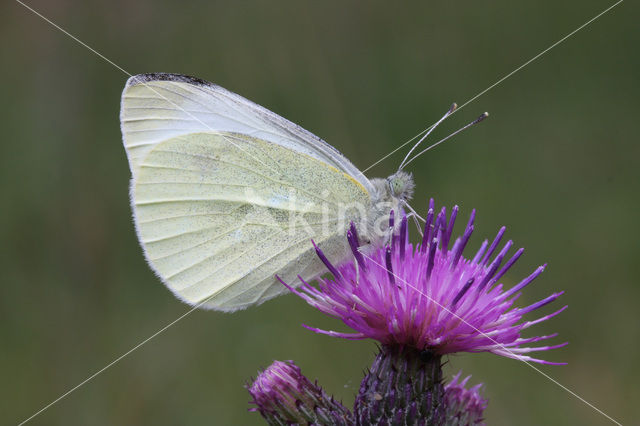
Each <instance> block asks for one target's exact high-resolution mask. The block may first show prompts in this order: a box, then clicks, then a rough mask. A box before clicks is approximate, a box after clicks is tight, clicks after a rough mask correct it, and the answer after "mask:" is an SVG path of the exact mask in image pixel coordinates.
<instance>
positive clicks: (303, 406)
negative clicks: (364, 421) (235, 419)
mask: <svg viewBox="0 0 640 426" xmlns="http://www.w3.org/2000/svg"><path fill="white" fill-rule="evenodd" d="M247 389H248V391H249V394H250V395H251V397H252V401H251V403H252V404H255V405H256V407H254V408H251V409H250V410H251V411H259V412H260V414H262V416H263V417H264V418H265V419H267V421H269V422H270V424H334V425H348V424H351V423H352V421H351V417H352V415H351V413H350V412H349V410H348V409H346V408H345V407H344V406H343V405H342V404H340V403H339V402H338V401H336V400H334V399H333V397H331V396H328V395H327V394H326V393H325V392H324V391H323V390H322V388H321V387H320V386H318V385H317V384H315V383H311V382H310V381H309V379H307V378H306V377H305V376H304V375H303V374H302V372H301V371H300V368H299V367H298V366H297V365H295V364H294V363H293V361H285V362H282V361H274V362H273V364H271V365H270V366H269V367H267V368H266V369H265V370H264V371H262V372H261V373H260V374H259V375H258V377H257V378H256V379H255V380H254V382H253V383H252V384H251V385H250V386H248V387H247Z"/></svg>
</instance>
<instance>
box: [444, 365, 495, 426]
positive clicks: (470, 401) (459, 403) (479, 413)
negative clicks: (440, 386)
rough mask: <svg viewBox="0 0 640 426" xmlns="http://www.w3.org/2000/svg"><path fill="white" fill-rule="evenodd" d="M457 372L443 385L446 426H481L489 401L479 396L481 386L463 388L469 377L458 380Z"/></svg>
mask: <svg viewBox="0 0 640 426" xmlns="http://www.w3.org/2000/svg"><path fill="white" fill-rule="evenodd" d="M461 374H462V372H459V373H458V374H456V375H455V376H453V378H452V379H451V381H450V382H449V383H447V384H446V385H444V397H443V404H444V406H445V407H446V408H445V411H446V413H445V416H446V424H447V425H451V426H453V425H460V426H463V425H465V426H466V425H481V424H483V423H482V419H483V413H484V410H486V409H487V405H488V404H489V401H487V400H486V399H484V398H483V397H482V396H480V388H481V387H482V384H478V385H475V386H474V387H472V388H469V389H467V388H465V386H466V384H467V382H468V381H469V379H470V378H471V376H467V377H466V378H464V379H463V380H462V381H459V380H460V375H461Z"/></svg>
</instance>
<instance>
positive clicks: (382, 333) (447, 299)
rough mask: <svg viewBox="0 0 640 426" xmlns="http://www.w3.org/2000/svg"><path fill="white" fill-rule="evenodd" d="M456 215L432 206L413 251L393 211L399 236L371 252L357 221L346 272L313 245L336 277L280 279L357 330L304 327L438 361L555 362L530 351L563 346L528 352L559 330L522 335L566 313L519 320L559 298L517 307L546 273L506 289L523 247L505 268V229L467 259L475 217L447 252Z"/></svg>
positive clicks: (539, 270)
mask: <svg viewBox="0 0 640 426" xmlns="http://www.w3.org/2000/svg"><path fill="white" fill-rule="evenodd" d="M457 215H458V207H457V206H455V207H454V208H453V209H452V211H451V215H450V216H449V218H447V214H446V208H444V207H443V208H442V209H441V210H440V212H439V213H438V214H437V215H436V214H435V210H434V201H433V199H431V201H430V203H429V211H428V213H427V217H426V224H425V227H424V234H423V239H422V242H421V243H419V244H417V245H415V246H414V245H413V244H411V243H410V242H409V240H408V229H407V228H408V227H407V217H406V216H403V218H402V221H401V223H400V226H397V227H394V219H393V214H392V215H391V218H390V223H389V226H390V228H391V229H397V230H398V231H397V232H394V233H393V236H392V239H391V242H390V244H389V245H387V246H385V247H381V248H377V249H375V250H374V251H372V252H371V251H369V252H367V250H362V249H360V247H359V241H358V235H357V231H356V228H355V226H354V225H353V224H352V225H351V228H350V230H349V232H348V233H347V239H348V241H349V244H350V246H351V249H352V253H353V258H354V259H353V262H347V263H345V264H342V265H333V264H332V263H331V262H330V261H329V260H328V259H327V258H326V257H325V255H324V254H323V253H322V251H321V250H320V249H319V248H317V247H316V253H317V255H318V257H319V258H320V259H321V260H322V261H323V262H324V263H325V265H326V266H327V268H328V270H329V271H330V272H331V273H332V274H333V278H331V279H319V285H318V287H317V288H316V287H313V286H311V285H310V284H309V283H307V282H305V281H304V280H302V278H300V280H301V281H302V285H301V286H300V287H299V288H298V289H295V288H293V287H292V286H289V285H288V284H287V283H284V282H282V281H281V282H282V283H283V284H284V285H285V286H287V287H288V288H289V290H291V291H292V292H293V293H295V294H296V295H298V296H299V297H301V298H302V299H304V300H305V301H306V302H307V303H308V304H310V305H311V306H313V307H315V308H317V309H319V310H320V311H322V312H324V313H325V314H327V315H330V316H332V317H335V318H338V319H341V320H342V321H343V322H344V323H345V324H346V325H348V326H349V327H351V328H352V329H353V330H355V331H356V333H338V332H334V331H325V330H320V329H317V328H313V327H309V326H306V325H305V327H306V328H308V329H310V330H312V331H315V332H317V333H323V334H327V335H330V336H335V337H342V338H346V339H365V338H372V339H376V340H378V341H379V342H380V343H382V344H383V345H391V346H407V347H411V348H415V349H416V350H418V351H428V352H430V353H432V354H434V355H438V356H441V355H444V354H449V353H454V352H491V353H494V354H496V355H501V356H505V357H509V358H514V359H517V360H521V361H533V362H538V363H542V364H559V363H554V362H548V361H544V360H541V359H537V358H533V357H530V356H529V355H527V354H528V353H531V352H536V351H546V350H550V349H554V348H559V347H562V346H564V345H566V344H567V343H562V344H559V345H555V346H539V347H528V346H524V345H527V344H530V343H534V342H539V341H542V340H546V339H550V338H553V337H555V336H556V335H557V333H554V334H551V335H546V336H537V337H530V338H523V337H521V333H522V332H523V331H524V330H526V329H527V328H529V327H531V326H532V325H534V324H538V323H540V322H543V321H546V320H548V319H550V318H552V317H554V316H556V315H557V314H559V313H560V312H562V311H563V310H564V309H566V307H567V306H564V307H562V308H560V309H559V310H557V311H555V312H553V313H551V314H548V315H545V316H542V317H540V318H537V319H535V320H531V321H523V317H524V316H525V315H526V314H528V313H530V312H532V311H534V310H536V309H538V308H541V307H543V306H545V305H547V304H548V303H550V302H552V301H554V300H555V299H557V298H558V297H559V296H560V295H562V293H563V292H558V293H553V294H551V295H550V296H548V297H546V298H545V299H542V300H540V301H538V302H536V303H533V304H531V305H529V306H526V307H514V302H515V301H516V300H517V299H518V297H519V296H520V294H521V290H523V289H524V288H525V287H526V286H527V285H529V284H530V283H531V282H532V281H533V280H534V279H535V278H536V277H538V275H540V274H541V273H542V271H543V270H544V268H545V266H540V267H539V268H537V269H536V270H535V271H534V272H533V273H532V274H530V275H529V276H528V277H526V278H525V279H523V280H522V281H520V282H519V283H518V284H516V285H515V286H513V287H512V288H510V289H508V290H507V289H504V288H503V285H502V284H501V283H499V282H498V281H499V280H500V279H501V278H502V277H503V275H504V274H505V273H506V272H507V271H508V270H509V268H511V266H513V264H514V263H515V262H516V261H517V260H518V258H520V256H521V255H522V253H523V251H524V249H519V250H517V251H516V252H515V253H514V254H513V256H511V258H510V259H509V260H507V261H506V262H505V263H504V264H503V261H504V260H505V258H506V256H507V252H508V251H509V249H511V247H512V245H513V243H512V241H508V242H507V243H506V244H504V245H503V246H502V248H500V250H499V251H498V246H499V245H500V242H501V240H502V237H503V235H504V232H505V228H504V227H502V228H501V229H500V231H499V232H498V234H497V236H496V237H495V239H494V240H493V242H492V243H491V244H489V242H488V241H486V240H485V241H484V242H483V243H482V244H481V245H480V248H479V249H478V251H477V252H476V253H475V254H474V256H473V257H472V258H471V259H466V258H464V257H463V251H464V249H465V247H466V246H467V244H468V242H469V239H470V237H471V234H472V232H473V230H474V225H473V223H474V218H475V210H473V211H472V212H471V216H470V218H469V221H468V223H467V225H466V227H465V230H464V232H463V234H462V236H460V237H458V238H457V239H456V240H455V241H454V242H453V244H452V245H451V247H450V241H451V236H452V231H453V227H454V224H455V221H456V217H457ZM496 252H497V254H495V253H496ZM494 254H495V256H494Z"/></svg>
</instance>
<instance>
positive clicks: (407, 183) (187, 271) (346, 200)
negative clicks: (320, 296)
mask: <svg viewBox="0 0 640 426" xmlns="http://www.w3.org/2000/svg"><path fill="white" fill-rule="evenodd" d="M453 109H454V107H452V109H451V110H450V111H449V112H448V113H447V115H448V114H450V113H451V112H452V111H453ZM447 115H445V117H446V116H447ZM445 117H443V119H444V118H445ZM120 121H121V128H122V135H123V140H124V146H125V149H126V152H127V156H128V159H129V166H130V168H131V175H132V178H131V205H132V209H133V215H134V220H135V226H136V230H137V234H138V239H139V240H140V243H141V245H142V248H143V250H144V254H145V257H146V259H147V261H148V262H149V265H150V266H151V268H152V269H153V270H154V271H155V272H156V274H157V275H158V276H159V277H160V279H161V280H162V281H163V282H164V283H165V284H166V285H167V287H169V289H171V291H172V292H173V293H174V294H175V295H176V296H177V297H179V298H180V299H182V300H184V301H185V302H187V303H189V304H192V305H196V306H198V307H204V308H211V309H217V310H222V311H234V310H237V309H242V308H246V307H248V306H250V305H254V304H259V303H262V302H264V301H266V300H268V299H271V298H273V297H275V296H277V295H279V294H281V293H284V292H286V289H285V288H284V286H282V285H281V284H280V283H279V282H278V281H276V279H275V278H274V276H275V275H276V274H278V275H279V276H280V277H281V278H282V279H283V280H285V281H287V282H289V283H293V282H296V281H297V280H296V279H295V278H296V276H297V275H300V276H301V277H302V278H304V279H306V280H310V279H313V278H314V277H316V276H318V275H319V274H321V273H322V272H323V271H325V267H324V266H323V265H322V263H321V262H320V261H319V260H318V259H317V257H316V255H315V252H314V249H313V246H312V244H311V241H310V240H311V239H313V240H314V241H315V242H316V244H317V245H318V247H319V248H320V249H322V250H323V252H324V253H325V254H326V256H327V257H328V258H329V259H330V260H331V261H333V262H337V263H340V261H341V260H344V259H347V258H348V256H349V247H348V245H347V240H346V238H345V234H346V230H347V227H348V226H349V223H350V222H351V221H353V222H354V223H355V224H356V226H357V229H358V233H359V235H360V237H361V239H362V240H364V241H363V243H364V244H367V243H370V244H373V245H377V244H380V243H381V242H384V240H385V239H386V238H388V235H389V230H388V229H385V227H386V228H388V225H387V221H388V218H389V212H390V211H391V210H392V209H393V210H395V211H398V209H399V208H400V207H402V206H408V205H407V204H406V202H407V200H408V199H410V197H411V195H412V191H413V186H414V184H413V180H412V178H411V176H410V175H409V174H407V173H405V172H403V171H402V170H401V169H402V166H401V167H400V169H399V171H398V172H396V173H395V174H393V175H392V176H390V177H389V178H387V179H371V180H369V179H367V178H366V177H365V176H364V175H363V173H362V172H360V171H359V170H358V169H357V168H356V167H355V166H354V165H353V164H352V163H351V162H350V161H349V160H348V159H347V158H345V157H344V156H343V155H342V154H341V153H340V152H338V151H337V150H336V149H335V148H333V147H332V146H331V145H329V144H327V143H326V142H324V141H323V140H321V139H320V138H318V137H317V136H315V135H313V134H311V133H309V132H308V131H306V130H304V129H302V128H301V127H299V126H297V125H295V124H293V123H291V122H290V121H288V120H286V119H284V118H282V117H280V116H278V115H277V114H275V113H273V112H271V111H269V110H267V109H265V108H263V107H261V106H259V105H256V104H255V103H253V102H251V101H249V100H247V99H244V98H243V97H241V96H239V95H237V94H235V93H231V92H229V91H227V90H225V89H223V88H222V87H219V86H216V85H214V84H211V83H208V82H206V81H203V80H200V79H197V78H192V77H187V76H183V75H177V74H141V75H137V76H134V77H131V78H130V79H129V80H128V81H127V84H126V87H125V89H124V91H123V93H122V104H121V112H120ZM434 127H435V126H434ZM425 136H426V135H425ZM423 139H424V138H423ZM421 141H422V140H421ZM421 141H420V142H421ZM416 146H417V145H416ZM414 149H415V146H414ZM412 151H413V149H412ZM407 158H408V155H407ZM414 158H415V157H414ZM405 161H406V159H405ZM403 163H405V162H403ZM345 206H347V207H349V208H347V207H345ZM381 224H384V225H382V226H381Z"/></svg>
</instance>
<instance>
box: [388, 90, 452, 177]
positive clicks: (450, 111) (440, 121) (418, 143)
mask: <svg viewBox="0 0 640 426" xmlns="http://www.w3.org/2000/svg"><path fill="white" fill-rule="evenodd" d="M456 108H458V104H456V103H455V102H454V103H453V104H452V105H451V108H449V111H447V113H446V114H445V115H443V116H442V118H441V119H440V120H438V121H437V122H436V124H434V125H433V126H431V128H430V129H429V130H428V131H427V133H425V134H424V136H423V137H421V138H420V140H419V141H418V142H416V144H415V145H413V147H411V149H410V150H409V152H408V153H407V155H406V156H405V157H404V160H402V163H400V167H398V171H400V170H402V168H403V167H404V166H406V163H405V161H407V158H409V156H410V155H411V153H412V152H413V151H414V150H415V149H416V148H417V147H418V145H420V144H421V143H422V141H423V140H425V139H426V138H427V136H429V134H430V133H431V132H433V129H435V128H436V127H438V124H440V123H442V122H443V121H444V119H445V118H447V117H448V116H450V115H451V114H453V111H455V110H456Z"/></svg>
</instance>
